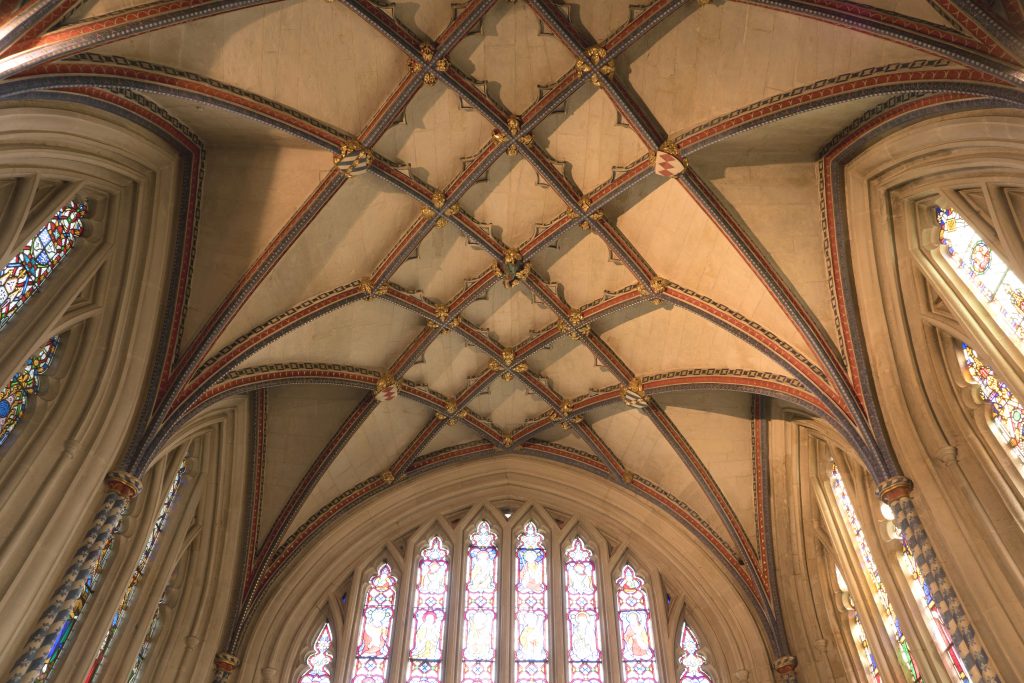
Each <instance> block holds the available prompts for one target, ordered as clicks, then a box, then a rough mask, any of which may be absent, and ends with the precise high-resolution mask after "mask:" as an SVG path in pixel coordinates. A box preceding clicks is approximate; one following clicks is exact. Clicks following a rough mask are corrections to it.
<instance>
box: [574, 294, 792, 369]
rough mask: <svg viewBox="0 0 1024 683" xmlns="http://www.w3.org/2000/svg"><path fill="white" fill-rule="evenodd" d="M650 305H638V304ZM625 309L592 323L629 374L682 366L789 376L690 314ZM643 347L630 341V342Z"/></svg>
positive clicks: (758, 353)
mask: <svg viewBox="0 0 1024 683" xmlns="http://www.w3.org/2000/svg"><path fill="white" fill-rule="evenodd" d="M645 305H646V306H650V304H641V306H645ZM636 309H637V312H636V313H634V312H632V311H633V309H628V310H627V311H626V312H624V313H618V314H615V315H612V316H608V317H607V318H602V319H601V321H599V322H598V323H595V324H594V326H593V329H594V330H595V331H596V332H598V333H599V334H600V335H601V338H602V339H604V341H605V342H607V343H608V345H609V346H611V347H612V348H613V349H615V351H616V352H617V353H618V354H619V356H620V357H621V358H622V360H624V361H625V362H626V364H627V365H629V367H630V369H632V370H633V374H634V375H637V376H640V375H653V374H656V373H659V372H668V371H671V370H681V369H687V368H743V369H745V370H761V371H766V372H776V373H779V374H784V375H791V374H792V373H790V372H789V371H787V370H785V369H783V368H782V366H781V365H779V364H778V363H776V362H775V361H774V360H771V359H770V358H769V357H768V356H766V355H764V353H762V352H761V351H759V350H758V349H755V348H754V347H753V346H751V345H749V344H747V343H745V342H742V341H740V340H739V339H737V338H736V337H734V336H733V335H732V334H731V333H730V332H728V331H727V330H725V329H723V328H721V327H718V326H717V325H715V324H714V323H712V322H710V321H708V320H705V319H704V318H702V317H700V316H698V315H697V314H695V313H691V312H689V311H686V310H683V309H680V308H669V307H668V306H658V307H652V308H651V310H650V312H648V313H644V314H643V315H640V314H639V307H636ZM638 339H640V340H643V343H639V344H638V343H636V340H638Z"/></svg>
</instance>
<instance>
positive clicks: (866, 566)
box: [831, 463, 921, 681]
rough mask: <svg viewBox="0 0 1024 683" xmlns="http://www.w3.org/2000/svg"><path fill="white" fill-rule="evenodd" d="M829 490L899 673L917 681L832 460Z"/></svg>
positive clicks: (909, 679)
mask: <svg viewBox="0 0 1024 683" xmlns="http://www.w3.org/2000/svg"><path fill="white" fill-rule="evenodd" d="M831 479H832V493H833V494H834V495H835V498H836V502H837V503H838V504H839V509H840V510H841V511H842V513H843V519H844V521H845V522H846V530H847V532H848V533H849V534H850V538H851V540H852V541H853V545H854V547H855V548H856V550H857V556H858V557H859V559H860V564H861V568H862V569H863V570H864V576H865V577H866V578H867V580H868V585H869V586H870V587H871V593H872V595H873V596H874V599H875V605H876V606H877V607H878V611H879V613H880V614H881V615H882V621H883V622H884V624H885V630H886V631H887V632H888V633H889V637H890V638H892V640H893V643H894V644H895V646H896V654H897V655H898V656H899V660H900V664H901V665H902V667H903V673H904V675H905V676H906V678H907V680H908V681H919V680H921V674H920V671H919V670H918V668H917V663H916V662H915V661H914V657H913V656H912V655H911V652H910V644H909V643H907V639H906V638H905V637H904V635H903V629H902V628H901V627H900V621H899V619H897V618H896V613H895V612H894V611H893V608H892V604H891V603H890V602H889V594H888V592H886V590H885V585H884V584H883V583H882V577H881V576H880V575H879V573H878V566H877V565H876V564H875V560H874V557H873V556H872V555H871V549H870V548H869V547H868V541H867V537H866V536H865V535H864V529H863V528H862V527H861V525H860V519H859V518H858V517H857V511H856V509H855V508H854V506H853V501H852V500H851V499H850V495H849V493H848V492H847V490H846V483H845V482H844V481H843V476H842V475H841V474H840V473H839V467H837V466H836V464H835V463H832V476H831Z"/></svg>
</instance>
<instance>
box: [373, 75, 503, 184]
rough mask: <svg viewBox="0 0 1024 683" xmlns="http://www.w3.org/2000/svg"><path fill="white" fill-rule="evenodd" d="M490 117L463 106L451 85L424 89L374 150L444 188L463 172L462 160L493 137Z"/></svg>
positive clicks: (474, 152)
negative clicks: (487, 117)
mask: <svg viewBox="0 0 1024 683" xmlns="http://www.w3.org/2000/svg"><path fill="white" fill-rule="evenodd" d="M491 132H492V129H491V126H490V125H489V124H488V122H487V119H485V118H484V117H482V116H480V115H479V114H477V113H476V112H475V111H473V110H471V109H464V108H462V107H461V106H460V103H459V97H458V95H456V94H455V93H454V92H453V91H452V90H451V89H450V88H443V87H433V88H421V89H420V91H419V92H418V93H416V96H415V97H414V98H413V100H412V102H411V103H409V106H408V107H406V110H405V119H404V120H403V121H401V122H399V123H398V124H396V125H394V126H392V127H391V128H390V129H388V131H387V133H385V134H384V137H382V138H381V140H380V142H378V143H377V144H376V145H374V150H375V151H377V152H378V153H380V154H383V155H384V156H385V157H387V158H390V159H401V160H402V161H403V162H405V163H407V164H409V165H410V166H411V168H412V172H413V174H414V175H416V177H418V178H420V179H421V180H424V181H426V182H427V183H429V184H430V185H432V186H434V187H438V188H443V187H444V186H445V185H447V184H448V183H449V182H451V181H452V180H453V179H454V178H455V177H456V176H457V175H458V174H459V173H461V172H462V159H463V158H464V157H470V156H473V155H475V154H476V153H477V152H478V151H479V150H480V148H481V147H483V146H484V144H485V143H486V142H487V140H488V138H490V136H491Z"/></svg>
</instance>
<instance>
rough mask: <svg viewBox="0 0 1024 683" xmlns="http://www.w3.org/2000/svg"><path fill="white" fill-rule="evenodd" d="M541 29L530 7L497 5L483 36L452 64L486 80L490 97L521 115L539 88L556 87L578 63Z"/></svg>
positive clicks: (469, 42)
mask: <svg viewBox="0 0 1024 683" xmlns="http://www.w3.org/2000/svg"><path fill="white" fill-rule="evenodd" d="M540 28H541V23H540V20H539V19H538V18H537V15H536V14H534V13H533V11H531V10H530V8H529V7H528V6H527V4H526V3H522V2H521V3H510V2H500V3H497V4H496V5H495V6H494V9H492V10H491V11H490V12H488V13H487V15H486V16H485V17H484V20H483V25H482V30H481V32H480V33H478V34H475V35H471V36H469V37H468V38H467V39H466V40H465V41H464V42H463V43H461V44H460V45H459V46H458V47H457V48H455V50H454V51H453V53H452V54H453V61H454V63H455V65H456V66H457V67H459V68H460V69H463V70H464V71H465V73H466V74H467V75H468V76H470V77H472V78H475V79H476V80H479V81H487V82H488V84H487V91H488V93H489V94H490V95H491V96H492V97H494V98H495V99H496V100H497V101H498V102H500V103H502V104H503V105H505V107H506V108H507V109H508V110H509V111H511V112H512V113H514V114H519V113H521V112H523V111H525V110H526V109H527V107H529V106H530V105H531V104H533V102H534V100H536V99H537V97H538V96H539V95H540V91H539V89H538V86H541V85H546V84H548V83H552V82H554V81H555V80H556V79H557V78H558V77H559V76H561V75H562V74H563V73H565V72H566V71H568V70H569V69H570V68H571V67H572V65H573V63H574V62H575V61H576V60H575V59H573V57H572V55H571V54H570V53H569V52H568V50H566V49H565V48H564V47H562V45H561V43H559V42H558V40H556V39H555V38H554V37H553V36H550V35H548V36H544V35H541V34H540Z"/></svg>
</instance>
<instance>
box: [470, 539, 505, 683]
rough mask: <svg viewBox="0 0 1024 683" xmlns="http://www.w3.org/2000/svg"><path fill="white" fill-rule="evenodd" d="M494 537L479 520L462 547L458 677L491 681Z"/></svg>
mask: <svg viewBox="0 0 1024 683" xmlns="http://www.w3.org/2000/svg"><path fill="white" fill-rule="evenodd" d="M497 541H498V537H497V536H496V535H495V534H494V532H493V531H491V525H490V524H488V523H487V522H485V521H480V522H479V523H478V524H477V525H476V529H475V530H474V532H473V534H471V535H470V537H469V549H468V550H467V551H466V603H465V604H466V610H465V614H464V615H463V618H462V681H463V683H493V681H494V677H495V674H496V672H495V666H494V664H495V652H496V650H497V646H498V547H497Z"/></svg>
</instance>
